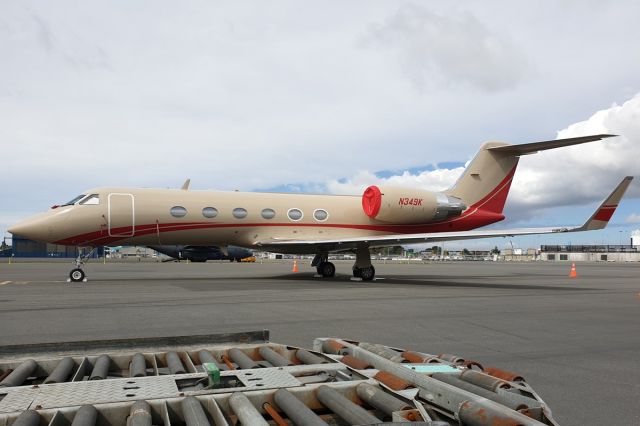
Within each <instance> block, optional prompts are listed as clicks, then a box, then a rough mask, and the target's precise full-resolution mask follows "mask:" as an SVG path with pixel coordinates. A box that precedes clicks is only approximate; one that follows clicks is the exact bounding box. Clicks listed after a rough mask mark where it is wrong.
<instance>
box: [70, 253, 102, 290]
mask: <svg viewBox="0 0 640 426" xmlns="http://www.w3.org/2000/svg"><path fill="white" fill-rule="evenodd" d="M94 251H95V249H92V250H91V251H90V252H89V253H87V254H82V252H80V253H79V254H78V257H77V258H76V261H75V263H76V267H75V268H73V269H72V270H71V272H69V279H68V281H70V282H72V283H79V282H84V281H86V280H87V275H86V274H85V273H84V270H83V269H82V267H83V266H84V264H85V262H86V261H87V259H89V258H90V257H91V256H93V252H94Z"/></svg>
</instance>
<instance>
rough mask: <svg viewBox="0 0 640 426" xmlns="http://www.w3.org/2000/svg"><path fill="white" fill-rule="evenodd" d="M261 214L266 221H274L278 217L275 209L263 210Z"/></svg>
mask: <svg viewBox="0 0 640 426" xmlns="http://www.w3.org/2000/svg"><path fill="white" fill-rule="evenodd" d="M261 214H262V217H263V218H264V219H273V218H274V217H276V211H275V210H274V209H262V213H261Z"/></svg>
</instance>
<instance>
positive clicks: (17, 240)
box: [11, 235, 103, 258]
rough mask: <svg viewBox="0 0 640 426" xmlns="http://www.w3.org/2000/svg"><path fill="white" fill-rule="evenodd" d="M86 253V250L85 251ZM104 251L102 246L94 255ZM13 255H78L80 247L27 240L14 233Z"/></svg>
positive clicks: (71, 256)
mask: <svg viewBox="0 0 640 426" xmlns="http://www.w3.org/2000/svg"><path fill="white" fill-rule="evenodd" d="M85 253H86V251H85ZM102 253H103V250H102V247H100V248H99V249H98V250H96V252H95V253H94V257H101V256H102ZM11 255H12V256H13V257H66V258H69V257H70V258H76V257H78V247H75V246H62V245H59V244H49V243H41V242H38V241H32V240H27V239H26V238H22V237H19V236H16V235H14V236H13V238H12V240H11Z"/></svg>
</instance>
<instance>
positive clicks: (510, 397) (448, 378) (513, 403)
mask: <svg viewBox="0 0 640 426" xmlns="http://www.w3.org/2000/svg"><path fill="white" fill-rule="evenodd" d="M431 377H433V378H434V379H436V380H439V381H441V382H444V383H448V384H450V385H452V386H455V387H457V388H460V389H464V390H466V391H468V392H471V393H474V394H476V395H480V396H481V397H484V398H487V399H489V400H491V401H494V402H497V403H498V404H502V405H504V406H505V407H509V408H511V409H512V410H516V411H517V410H522V409H523V408H533V407H536V406H540V404H539V403H536V402H537V401H535V400H533V399H531V398H527V397H524V396H522V395H517V394H515V393H509V392H507V393H505V394H498V393H496V392H493V391H490V390H487V389H485V388H482V387H480V386H476V385H474V384H472V383H469V382H465V381H463V380H460V379H458V378H457V377H455V376H453V375H451V374H446V373H435V374H433V375H432V376H431ZM531 403H533V404H531Z"/></svg>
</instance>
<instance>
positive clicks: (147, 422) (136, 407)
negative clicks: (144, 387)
mask: <svg viewBox="0 0 640 426" xmlns="http://www.w3.org/2000/svg"><path fill="white" fill-rule="evenodd" d="M127 425H128V426H151V406H150V405H149V403H148V402H147V401H136V402H134V403H133V405H132V406H131V409H130V410H129V420H128V422H127Z"/></svg>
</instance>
